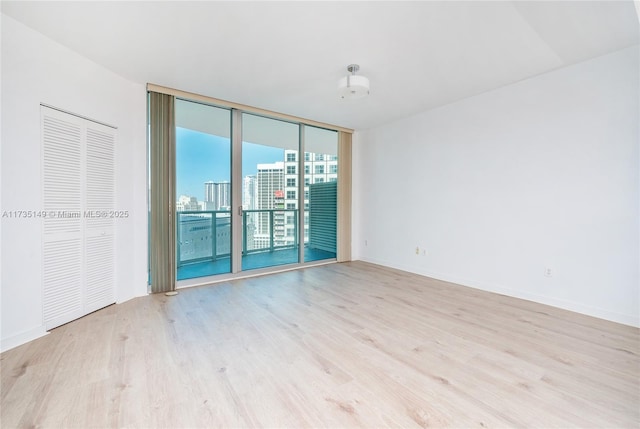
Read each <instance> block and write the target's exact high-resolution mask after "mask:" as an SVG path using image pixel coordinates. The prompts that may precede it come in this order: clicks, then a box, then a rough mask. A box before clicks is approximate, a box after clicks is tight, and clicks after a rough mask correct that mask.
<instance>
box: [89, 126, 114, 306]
mask: <svg viewBox="0 0 640 429" xmlns="http://www.w3.org/2000/svg"><path fill="white" fill-rule="evenodd" d="M114 143H115V133H114V130H113V129H112V128H109V127H106V126H103V125H100V124H96V123H91V122H89V123H88V124H87V144H86V170H85V171H86V173H85V174H86V181H85V183H86V189H85V198H86V199H85V214H86V215H85V216H84V218H85V219H84V220H85V263H86V276H85V281H86V284H85V287H86V295H85V306H86V308H85V311H86V312H87V313H90V312H92V311H95V310H97V309H99V308H102V307H105V306H107V305H109V304H111V303H113V302H115V294H114V288H113V285H114V284H115V273H114V269H115V266H114V262H113V261H114V256H115V255H114V244H115V243H114V241H115V237H114V225H113V224H114V222H115V217H114V216H115V215H116V213H115V212H114V208H115V195H114V189H115V180H114V177H115V174H114V173H115V172H114Z"/></svg>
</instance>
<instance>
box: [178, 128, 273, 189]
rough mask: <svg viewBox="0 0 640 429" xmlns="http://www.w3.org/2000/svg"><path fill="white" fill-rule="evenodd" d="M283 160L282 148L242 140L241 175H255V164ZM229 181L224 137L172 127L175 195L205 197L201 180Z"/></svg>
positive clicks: (228, 147)
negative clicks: (173, 131) (174, 136)
mask: <svg viewBox="0 0 640 429" xmlns="http://www.w3.org/2000/svg"><path fill="white" fill-rule="evenodd" d="M278 161H284V149H281V148H275V147H271V146H265V145H260V144H255V143H249V142H242V177H243V178H244V177H246V176H251V175H256V174H257V171H258V164H265V163H273V162H278ZM225 181H226V182H231V143H230V140H229V139H228V138H224V137H219V136H214V135H211V134H206V133H201V132H199V131H194V130H190V129H186V128H180V127H176V182H177V183H176V197H180V196H182V195H184V196H191V197H196V198H197V199H198V201H204V200H205V186H204V183H205V182H215V183H222V182H225Z"/></svg>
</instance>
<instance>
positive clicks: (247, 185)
mask: <svg viewBox="0 0 640 429" xmlns="http://www.w3.org/2000/svg"><path fill="white" fill-rule="evenodd" d="M256 200H257V188H256V176H255V175H250V176H245V177H244V178H243V179H242V209H243V210H255V209H256Z"/></svg>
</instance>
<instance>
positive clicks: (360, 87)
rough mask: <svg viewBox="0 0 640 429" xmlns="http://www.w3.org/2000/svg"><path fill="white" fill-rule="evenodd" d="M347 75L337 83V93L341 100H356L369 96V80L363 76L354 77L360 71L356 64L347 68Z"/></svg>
mask: <svg viewBox="0 0 640 429" xmlns="http://www.w3.org/2000/svg"><path fill="white" fill-rule="evenodd" d="M347 70H348V71H349V73H351V74H349V75H347V76H345V77H343V78H342V79H340V81H339V82H338V93H339V94H340V98H341V99H342V100H357V99H358V98H363V97H366V96H367V95H369V79H367V78H366V77H364V76H356V72H357V71H358V70H360V66H359V65H358V64H350V65H349V66H348V67H347Z"/></svg>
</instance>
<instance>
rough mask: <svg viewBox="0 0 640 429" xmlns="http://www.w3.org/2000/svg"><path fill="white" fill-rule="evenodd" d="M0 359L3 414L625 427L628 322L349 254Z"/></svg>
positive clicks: (217, 289) (632, 369) (33, 422)
mask: <svg viewBox="0 0 640 429" xmlns="http://www.w3.org/2000/svg"><path fill="white" fill-rule="evenodd" d="M0 357H1V370H2V374H1V378H2V385H1V387H2V392H1V398H2V402H1V426H2V428H3V429H6V428H13V427H50V428H58V427H78V428H90V427H100V428H102V427H104V428H106V427H144V428H160V427H170V428H190V427H206V428H216V427H294V428H300V427H332V428H338V427H340V428H347V427H367V428H377V427H461V428H462V427H464V428H467V427H479V428H486V427H538V428H550V427H563V428H564V427H585V428H586V427H600V428H613V427H616V428H617V427H629V428H637V427H638V426H639V425H640V420H639V419H640V417H639V406H640V398H639V396H640V390H639V389H640V385H639V383H640V382H639V378H640V337H639V330H638V329H636V328H632V327H628V326H624V325H619V324H615V323H611V322H607V321H603V320H599V319H595V318H591V317H588V316H584V315H579V314H575V313H571V312H567V311H564V310H559V309H556V308H552V307H548V306H544V305H540V304H534V303H531V302H527V301H523V300H518V299H514V298H509V297H505V296H501V295H496V294H491V293H487V292H482V291H478V290H474V289H469V288H465V287H462V286H457V285H454V284H450V283H446V282H441V281H436V280H433V279H429V278H425V277H420V276H416V275H412V274H408V273H404V272H401V271H397V270H393V269H389V268H383V267H380V266H376V265H371V264H367V263H362V262H354V263H345V264H332V265H326V266H322V267H315V268H308V269H305V270H300V271H292V272H287V273H281V274H276V275H271V276H263V277H256V278H252V279H245V280H238V281H233V282H229V283H225V284H218V285H213V286H208V287H200V288H191V289H183V290H181V291H180V294H179V295H178V296H176V297H165V296H164V295H153V296H148V297H143V298H138V299H134V300H131V301H128V302H126V303H123V304H120V305H114V306H111V307H108V308H106V309H103V310H101V311H98V312H96V313H93V314H91V315H89V316H87V317H85V318H83V319H80V320H77V321H74V322H72V323H69V324H67V325H65V326H62V327H60V328H58V329H55V330H53V331H52V332H51V333H50V334H49V335H47V336H45V337H43V338H40V339H38V340H36V341H33V342H31V343H29V344H25V345H23V346H21V347H18V348H16V349H13V350H9V351H7V352H5V353H3V354H2V355H1V356H0Z"/></svg>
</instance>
